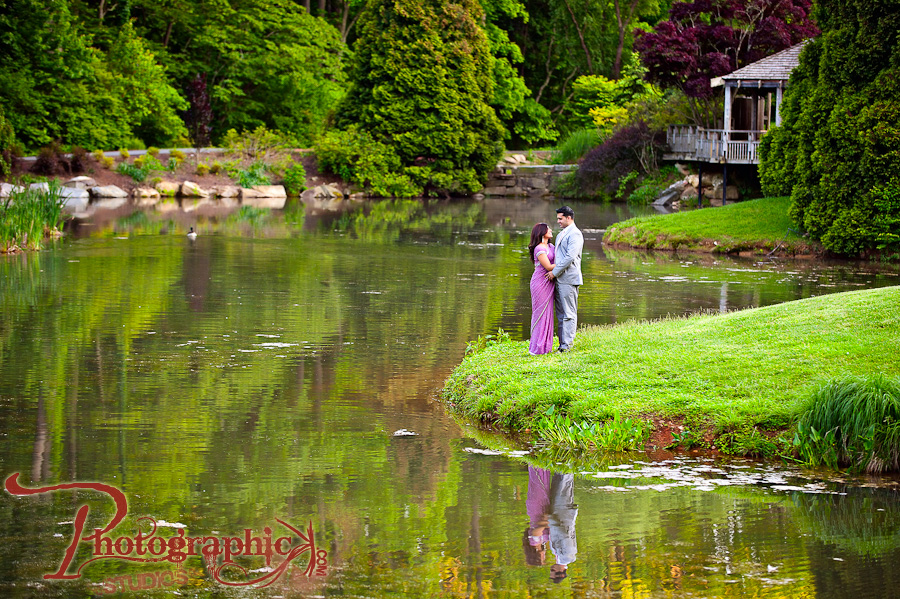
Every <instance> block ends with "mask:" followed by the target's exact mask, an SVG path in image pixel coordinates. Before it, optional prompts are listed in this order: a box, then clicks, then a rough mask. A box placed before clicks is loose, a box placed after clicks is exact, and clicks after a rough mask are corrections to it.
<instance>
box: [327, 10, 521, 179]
mask: <svg viewBox="0 0 900 599" xmlns="http://www.w3.org/2000/svg"><path fill="white" fill-rule="evenodd" d="M482 19H483V13H482V11H481V7H480V5H479V4H478V2H477V0H369V2H368V4H367V6H366V10H365V13H364V14H363V16H362V17H361V18H360V22H359V25H358V27H359V39H358V41H357V44H356V46H355V61H354V65H353V69H352V72H351V88H350V91H349V92H348V95H347V97H346V99H345V100H344V102H343V104H342V105H341V107H340V109H339V112H338V120H337V122H338V125H339V126H340V127H343V128H348V127H350V126H351V125H357V126H358V127H359V128H360V129H361V130H363V131H364V132H366V133H367V134H368V135H370V136H371V137H372V138H373V139H374V140H375V141H376V142H380V143H382V144H386V145H388V146H390V148H391V149H392V151H393V152H394V153H395V154H396V155H397V157H398V158H399V163H400V166H401V168H402V174H403V175H405V176H406V177H409V179H410V180H411V181H412V182H413V183H414V184H415V185H416V186H417V187H419V188H422V189H424V190H429V189H432V190H435V189H439V190H446V191H451V192H474V191H476V190H478V189H479V188H480V187H481V186H482V185H483V183H484V181H485V180H486V178H487V175H488V172H489V171H490V170H491V169H492V168H494V166H495V165H496V163H497V160H498V158H499V157H500V154H501V152H502V149H503V144H502V141H501V140H502V138H503V127H502V125H501V124H500V121H499V120H498V118H497V115H496V114H495V113H494V110H493V109H492V108H491V106H490V102H491V100H492V98H493V83H492V70H493V58H492V56H491V52H490V47H489V45H488V40H487V37H486V35H485V32H484V30H483V29H482V27H481V25H480V23H481V22H482Z"/></svg>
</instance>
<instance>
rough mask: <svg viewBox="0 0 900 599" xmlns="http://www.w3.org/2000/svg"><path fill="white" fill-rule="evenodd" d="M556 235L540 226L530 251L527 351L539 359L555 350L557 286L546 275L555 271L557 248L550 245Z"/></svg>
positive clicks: (533, 236)
mask: <svg viewBox="0 0 900 599" xmlns="http://www.w3.org/2000/svg"><path fill="white" fill-rule="evenodd" d="M552 237H553V232H552V231H551V230H550V226H549V225H548V224H547V223H538V224H536V225H535V226H534V228H533V229H532V230H531V243H529V244H528V251H529V252H530V254H531V260H532V262H534V274H533V275H531V342H530V343H529V345H528V352H529V353H530V354H531V355H533V356H537V355H539V354H547V353H550V351H551V350H552V349H553V292H554V290H555V288H556V286H555V285H554V284H553V281H548V280H547V278H546V274H547V273H548V272H549V271H551V270H553V266H554V264H553V260H554V259H555V258H556V248H554V247H553V244H552V243H550V239H551V238H552Z"/></svg>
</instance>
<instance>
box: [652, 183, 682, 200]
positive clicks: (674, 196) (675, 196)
mask: <svg viewBox="0 0 900 599" xmlns="http://www.w3.org/2000/svg"><path fill="white" fill-rule="evenodd" d="M685 187H687V186H686V185H685V183H684V181H676V182H675V183H672V184H671V185H669V186H668V187H667V188H666V189H665V190H664V191H663V192H662V193H661V194H659V197H658V198H656V199H655V200H654V201H653V205H654V206H668V205H670V204H671V203H672V202H674V201H676V200H679V199H681V194H682V192H683V191H684V188H685Z"/></svg>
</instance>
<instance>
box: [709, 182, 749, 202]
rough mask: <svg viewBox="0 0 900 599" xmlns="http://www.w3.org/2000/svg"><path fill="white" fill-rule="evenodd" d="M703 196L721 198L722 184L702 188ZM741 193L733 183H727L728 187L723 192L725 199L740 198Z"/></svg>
mask: <svg viewBox="0 0 900 599" xmlns="http://www.w3.org/2000/svg"><path fill="white" fill-rule="evenodd" d="M703 196H704V197H707V198H709V199H711V200H713V199H715V200H721V199H722V184H721V183H719V185H718V186H717V187H706V188H704V189H703ZM740 197H741V194H740V192H739V191H738V188H737V187H736V186H734V185H729V186H728V189H727V190H726V192H725V199H726V200H737V199H740Z"/></svg>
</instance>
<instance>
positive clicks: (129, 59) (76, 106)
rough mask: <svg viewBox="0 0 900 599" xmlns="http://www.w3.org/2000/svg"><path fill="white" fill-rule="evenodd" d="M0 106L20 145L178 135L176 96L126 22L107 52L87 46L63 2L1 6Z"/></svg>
mask: <svg viewBox="0 0 900 599" xmlns="http://www.w3.org/2000/svg"><path fill="white" fill-rule="evenodd" d="M3 8H4V10H2V11H0V54H2V55H3V56H4V61H3V62H2V63H0V80H2V81H3V85H2V86H0V103H2V104H3V106H4V108H5V110H6V116H7V118H8V119H9V121H10V123H11V125H12V127H13V129H14V130H15V132H16V136H17V137H18V139H19V141H20V142H21V143H22V144H23V145H24V146H25V147H26V148H27V149H32V150H33V149H36V148H38V147H40V146H43V145H46V144H48V143H50V142H51V141H53V140H59V141H61V142H62V143H64V144H71V145H80V146H84V147H99V148H111V147H116V146H121V145H126V144H127V143H129V141H130V140H132V139H133V138H134V137H135V135H136V134H137V131H138V129H139V128H141V127H142V126H146V127H147V128H148V131H153V132H155V133H156V134H158V135H160V136H161V137H166V136H169V135H175V134H177V133H178V132H180V131H181V130H182V129H183V126H182V125H181V121H180V120H179V119H178V117H177V115H176V113H175V110H176V109H177V108H179V107H180V106H181V102H183V100H181V98H180V97H179V96H178V94H177V92H175V90H174V89H173V88H172V87H171V86H170V85H169V83H168V79H167V76H166V74H165V71H164V70H163V69H162V68H161V67H160V66H159V65H158V64H156V61H155V57H154V56H153V54H152V53H150V52H149V51H147V50H146V48H145V47H144V46H143V44H142V43H141V41H140V39H138V38H137V37H136V36H135V35H134V32H133V30H132V28H131V25H130V23H127V24H126V25H124V26H123V27H121V28H120V30H119V32H118V34H117V35H116V37H115V42H114V43H113V44H112V46H111V47H110V51H109V53H107V54H104V53H102V52H100V51H99V50H97V49H95V48H93V47H91V45H90V38H88V37H87V36H86V35H85V34H84V33H83V32H82V31H81V29H80V27H79V25H78V22H77V21H76V20H75V19H74V18H73V17H72V15H71V13H70V12H69V9H68V5H67V3H66V2H65V0H4V6H3Z"/></svg>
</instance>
